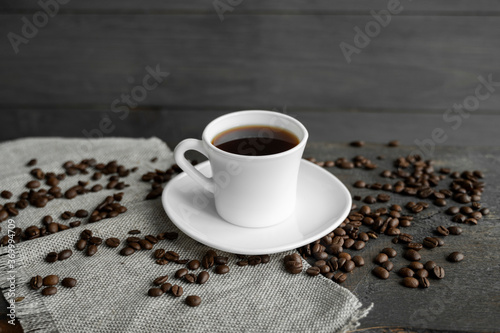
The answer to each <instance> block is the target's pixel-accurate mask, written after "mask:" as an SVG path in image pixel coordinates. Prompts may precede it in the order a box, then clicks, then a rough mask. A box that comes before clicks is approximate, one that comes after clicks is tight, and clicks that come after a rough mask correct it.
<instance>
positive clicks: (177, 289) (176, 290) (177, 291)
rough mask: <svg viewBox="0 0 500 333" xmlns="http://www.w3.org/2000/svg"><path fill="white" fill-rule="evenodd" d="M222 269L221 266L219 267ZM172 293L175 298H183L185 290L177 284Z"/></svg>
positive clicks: (171, 290)
mask: <svg viewBox="0 0 500 333" xmlns="http://www.w3.org/2000/svg"><path fill="white" fill-rule="evenodd" d="M219 267H220V266H219ZM170 292H171V293H172V295H174V296H175V297H181V296H182V294H183V293H184V290H183V289H182V287H181V286H178V285H176V284H174V285H173V286H172V288H171V289H170Z"/></svg>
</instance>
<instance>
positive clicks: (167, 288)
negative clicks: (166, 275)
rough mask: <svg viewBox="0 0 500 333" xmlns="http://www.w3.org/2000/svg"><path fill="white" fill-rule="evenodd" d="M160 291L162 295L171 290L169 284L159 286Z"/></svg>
mask: <svg viewBox="0 0 500 333" xmlns="http://www.w3.org/2000/svg"><path fill="white" fill-rule="evenodd" d="M160 289H161V290H162V291H163V292H164V293H168V292H169V291H170V290H171V289H172V284H170V283H164V284H162V285H161V287H160Z"/></svg>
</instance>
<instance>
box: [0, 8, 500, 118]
mask: <svg viewBox="0 0 500 333" xmlns="http://www.w3.org/2000/svg"><path fill="white" fill-rule="evenodd" d="M21 17H22V15H3V16H0V32H1V33H3V34H4V35H6V34H7V33H8V32H9V31H15V32H20V30H21V27H22V24H21V21H20V20H21ZM370 18H371V17H370V16H318V15H305V16H272V15H269V16H262V15H260V16H259V15H246V16H245V15H242V16H238V17H236V16H234V17H231V19H230V20H228V21H227V22H223V23H221V22H220V21H219V20H218V19H217V18H216V17H212V16H206V15H198V16H197V15H191V16H189V15H187V16H186V15H173V16H169V17H168V19H166V18H165V16H162V15H63V16H57V17H55V18H54V19H52V20H51V21H50V24H48V25H47V26H46V27H45V28H43V29H40V31H39V33H38V35H37V36H36V37H35V38H33V39H32V40H30V41H29V43H28V44H26V45H20V48H19V49H20V52H19V54H17V55H16V54H14V52H13V50H12V48H10V47H8V44H7V45H6V44H4V47H2V48H1V49H0V73H2V76H3V77H4V78H6V79H4V80H1V82H0V106H4V107H5V106H7V107H10V106H19V105H23V106H30V105H51V106H52V105H82V104H84V105H89V104H98V105H109V104H110V103H111V102H112V101H113V100H114V99H116V98H118V97H120V95H121V94H122V93H124V92H130V91H131V89H132V88H133V87H135V85H137V84H138V83H140V82H141V81H142V78H143V77H144V76H145V75H146V74H147V73H146V70H145V67H146V66H153V67H154V66H155V65H156V64H160V66H161V68H162V70H164V71H168V72H170V76H169V77H167V78H166V79H165V81H164V82H163V83H162V84H161V85H160V86H159V88H157V89H155V90H153V91H151V92H150V93H149V94H148V97H147V101H146V102H145V103H143V104H147V105H151V106H168V107H172V108H176V107H179V106H182V107H185V108H194V109H197V108H206V107H212V108H234V107H243V108H259V107H263V106H265V105H277V104H278V105H280V104H282V105H284V104H286V105H288V106H289V107H300V108H303V109H314V108H329V109H348V108H349V109H394V110H399V109H403V110H404V109H416V110H419V109H434V110H439V111H440V110H442V109H445V108H448V107H451V106H452V105H453V103H461V102H463V100H464V99H465V98H466V97H467V96H469V95H471V94H473V93H474V89H475V88H476V86H477V85H478V80H477V77H478V76H479V75H482V76H484V77H487V76H488V75H489V74H492V75H493V79H494V80H495V81H500V73H499V72H498V66H496V65H497V63H498V62H497V61H498V54H499V52H500V44H499V43H497V41H498V40H499V39H500V29H492V27H494V26H499V25H500V18H499V17H442V16H433V17H393V20H392V22H391V24H390V25H389V26H388V27H387V28H385V29H384V30H383V31H382V32H381V33H380V35H379V36H378V37H377V38H375V39H373V41H372V42H371V43H370V45H368V46H367V47H366V48H365V49H363V50H362V51H361V53H360V54H354V55H353V57H352V62H351V63H350V64H347V63H346V60H345V59H344V57H343V54H342V52H341V50H340V48H339V44H340V43H341V42H346V43H353V38H354V35H355V32H354V30H353V27H355V26H361V27H363V26H364V25H365V24H366V22H368V21H369V20H370ZM478 36H481V38H478ZM5 42H6V41H5V40H4V43H5ZM7 43H8V42H7ZM5 46H7V47H5ZM132 79H133V80H135V81H134V82H135V83H130V80H132ZM499 104H500V94H498V91H495V93H494V94H492V95H491V97H490V98H488V99H486V100H485V101H482V102H481V103H480V105H479V109H480V110H492V111H495V112H497V111H498V105H499Z"/></svg>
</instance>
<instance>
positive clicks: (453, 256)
mask: <svg viewBox="0 0 500 333" xmlns="http://www.w3.org/2000/svg"><path fill="white" fill-rule="evenodd" d="M446 259H447V260H448V261H451V262H459V261H462V260H464V255H463V254H462V253H461V252H452V253H450V254H449V255H448V257H447V258H446Z"/></svg>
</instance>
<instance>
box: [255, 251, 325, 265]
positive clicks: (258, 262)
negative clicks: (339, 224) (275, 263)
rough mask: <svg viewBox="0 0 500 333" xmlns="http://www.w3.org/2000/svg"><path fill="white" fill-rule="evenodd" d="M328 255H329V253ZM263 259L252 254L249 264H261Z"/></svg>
mask: <svg viewBox="0 0 500 333" xmlns="http://www.w3.org/2000/svg"><path fill="white" fill-rule="evenodd" d="M320 253H321V252H320ZM323 253H326V252H323ZM327 257H328V255H327ZM261 261H262V259H261V258H260V256H250V257H248V264H249V265H250V266H256V265H258V264H260V262H261Z"/></svg>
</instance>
